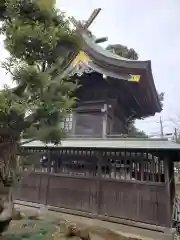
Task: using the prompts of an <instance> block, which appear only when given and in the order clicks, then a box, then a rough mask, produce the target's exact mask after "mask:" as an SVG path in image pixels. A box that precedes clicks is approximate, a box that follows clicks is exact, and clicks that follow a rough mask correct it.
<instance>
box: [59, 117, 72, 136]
mask: <svg viewBox="0 0 180 240" xmlns="http://www.w3.org/2000/svg"><path fill="white" fill-rule="evenodd" d="M60 127H61V128H62V129H64V131H65V132H71V130H72V127H73V113H72V112H70V113H69V114H67V116H66V117H65V118H64V122H61V123H60Z"/></svg>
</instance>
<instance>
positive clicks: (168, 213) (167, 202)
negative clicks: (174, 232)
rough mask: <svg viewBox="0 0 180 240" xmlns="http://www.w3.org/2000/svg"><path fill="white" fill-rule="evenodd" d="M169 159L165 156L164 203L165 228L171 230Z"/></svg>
mask: <svg viewBox="0 0 180 240" xmlns="http://www.w3.org/2000/svg"><path fill="white" fill-rule="evenodd" d="M170 163H171V162H170V158H169V156H168V155H167V153H166V155H165V157H164V176H165V191H166V196H167V199H164V201H165V202H166V211H167V220H166V223H167V227H168V228H172V204H171V189H170V187H171V180H172V179H170V176H171V174H170Z"/></svg>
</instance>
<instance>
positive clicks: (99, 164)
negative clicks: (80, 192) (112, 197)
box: [97, 152, 102, 215]
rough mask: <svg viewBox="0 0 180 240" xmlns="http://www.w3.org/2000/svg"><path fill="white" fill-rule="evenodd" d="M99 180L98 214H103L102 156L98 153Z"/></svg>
mask: <svg viewBox="0 0 180 240" xmlns="http://www.w3.org/2000/svg"><path fill="white" fill-rule="evenodd" d="M97 163H98V178H97V214H98V215H99V214H101V204H102V154H101V152H98V153H97Z"/></svg>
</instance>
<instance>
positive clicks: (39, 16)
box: [0, 0, 82, 144]
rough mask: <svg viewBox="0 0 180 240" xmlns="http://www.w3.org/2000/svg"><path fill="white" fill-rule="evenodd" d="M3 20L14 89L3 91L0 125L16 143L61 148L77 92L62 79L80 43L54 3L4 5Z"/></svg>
mask: <svg viewBox="0 0 180 240" xmlns="http://www.w3.org/2000/svg"><path fill="white" fill-rule="evenodd" d="M0 19H1V33H2V34H3V35H4V36H5V41H4V43H5V48H6V49H7V50H8V52H9V58H8V59H6V61H5V62H4V63H3V67H4V68H5V69H6V71H7V72H8V73H9V74H10V75H11V77H12V80H13V82H14V83H15V84H16V87H15V88H9V87H7V86H5V87H4V88H3V89H2V90H1V91H0V125H1V126H3V127H4V128H6V129H8V130H10V132H11V131H12V132H13V133H14V136H15V137H16V141H20V138H22V137H24V136H25V137H26V138H27V137H28V138H31V139H37V140H41V141H44V142H52V143H55V144H57V143H59V142H60V140H61V138H62V136H64V133H63V129H61V128H60V122H62V121H63V119H64V117H65V116H66V114H67V112H68V110H69V109H70V108H71V107H72V105H73V104H74V102H75V100H76V99H75V97H74V95H73V93H74V91H75V90H76V88H77V87H78V85H77V82H76V81H75V80H74V79H73V80H72V79H70V78H65V79H62V78H61V77H60V75H61V73H62V72H63V71H64V69H65V68H66V66H67V64H68V63H69V62H70V61H71V59H72V56H73V55H74V53H75V52H77V51H78V50H79V49H80V48H81V44H82V43H81V39H80V37H79V36H78V35H77V34H76V32H75V31H74V30H72V29H71V28H70V21H69V19H68V18H67V17H66V15H65V14H64V13H62V12H59V11H57V9H56V8H55V1H52V0H5V1H1V3H0Z"/></svg>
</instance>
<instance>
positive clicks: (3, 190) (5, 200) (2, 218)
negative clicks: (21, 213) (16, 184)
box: [0, 183, 14, 235]
mask: <svg viewBox="0 0 180 240" xmlns="http://www.w3.org/2000/svg"><path fill="white" fill-rule="evenodd" d="M12 194H13V193H12V187H5V186H4V185H3V184H2V183H0V235H1V234H2V233H3V232H4V231H5V230H6V229H7V228H8V226H9V224H10V222H11V220H12V216H13V211H14V202H13V195H12Z"/></svg>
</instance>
